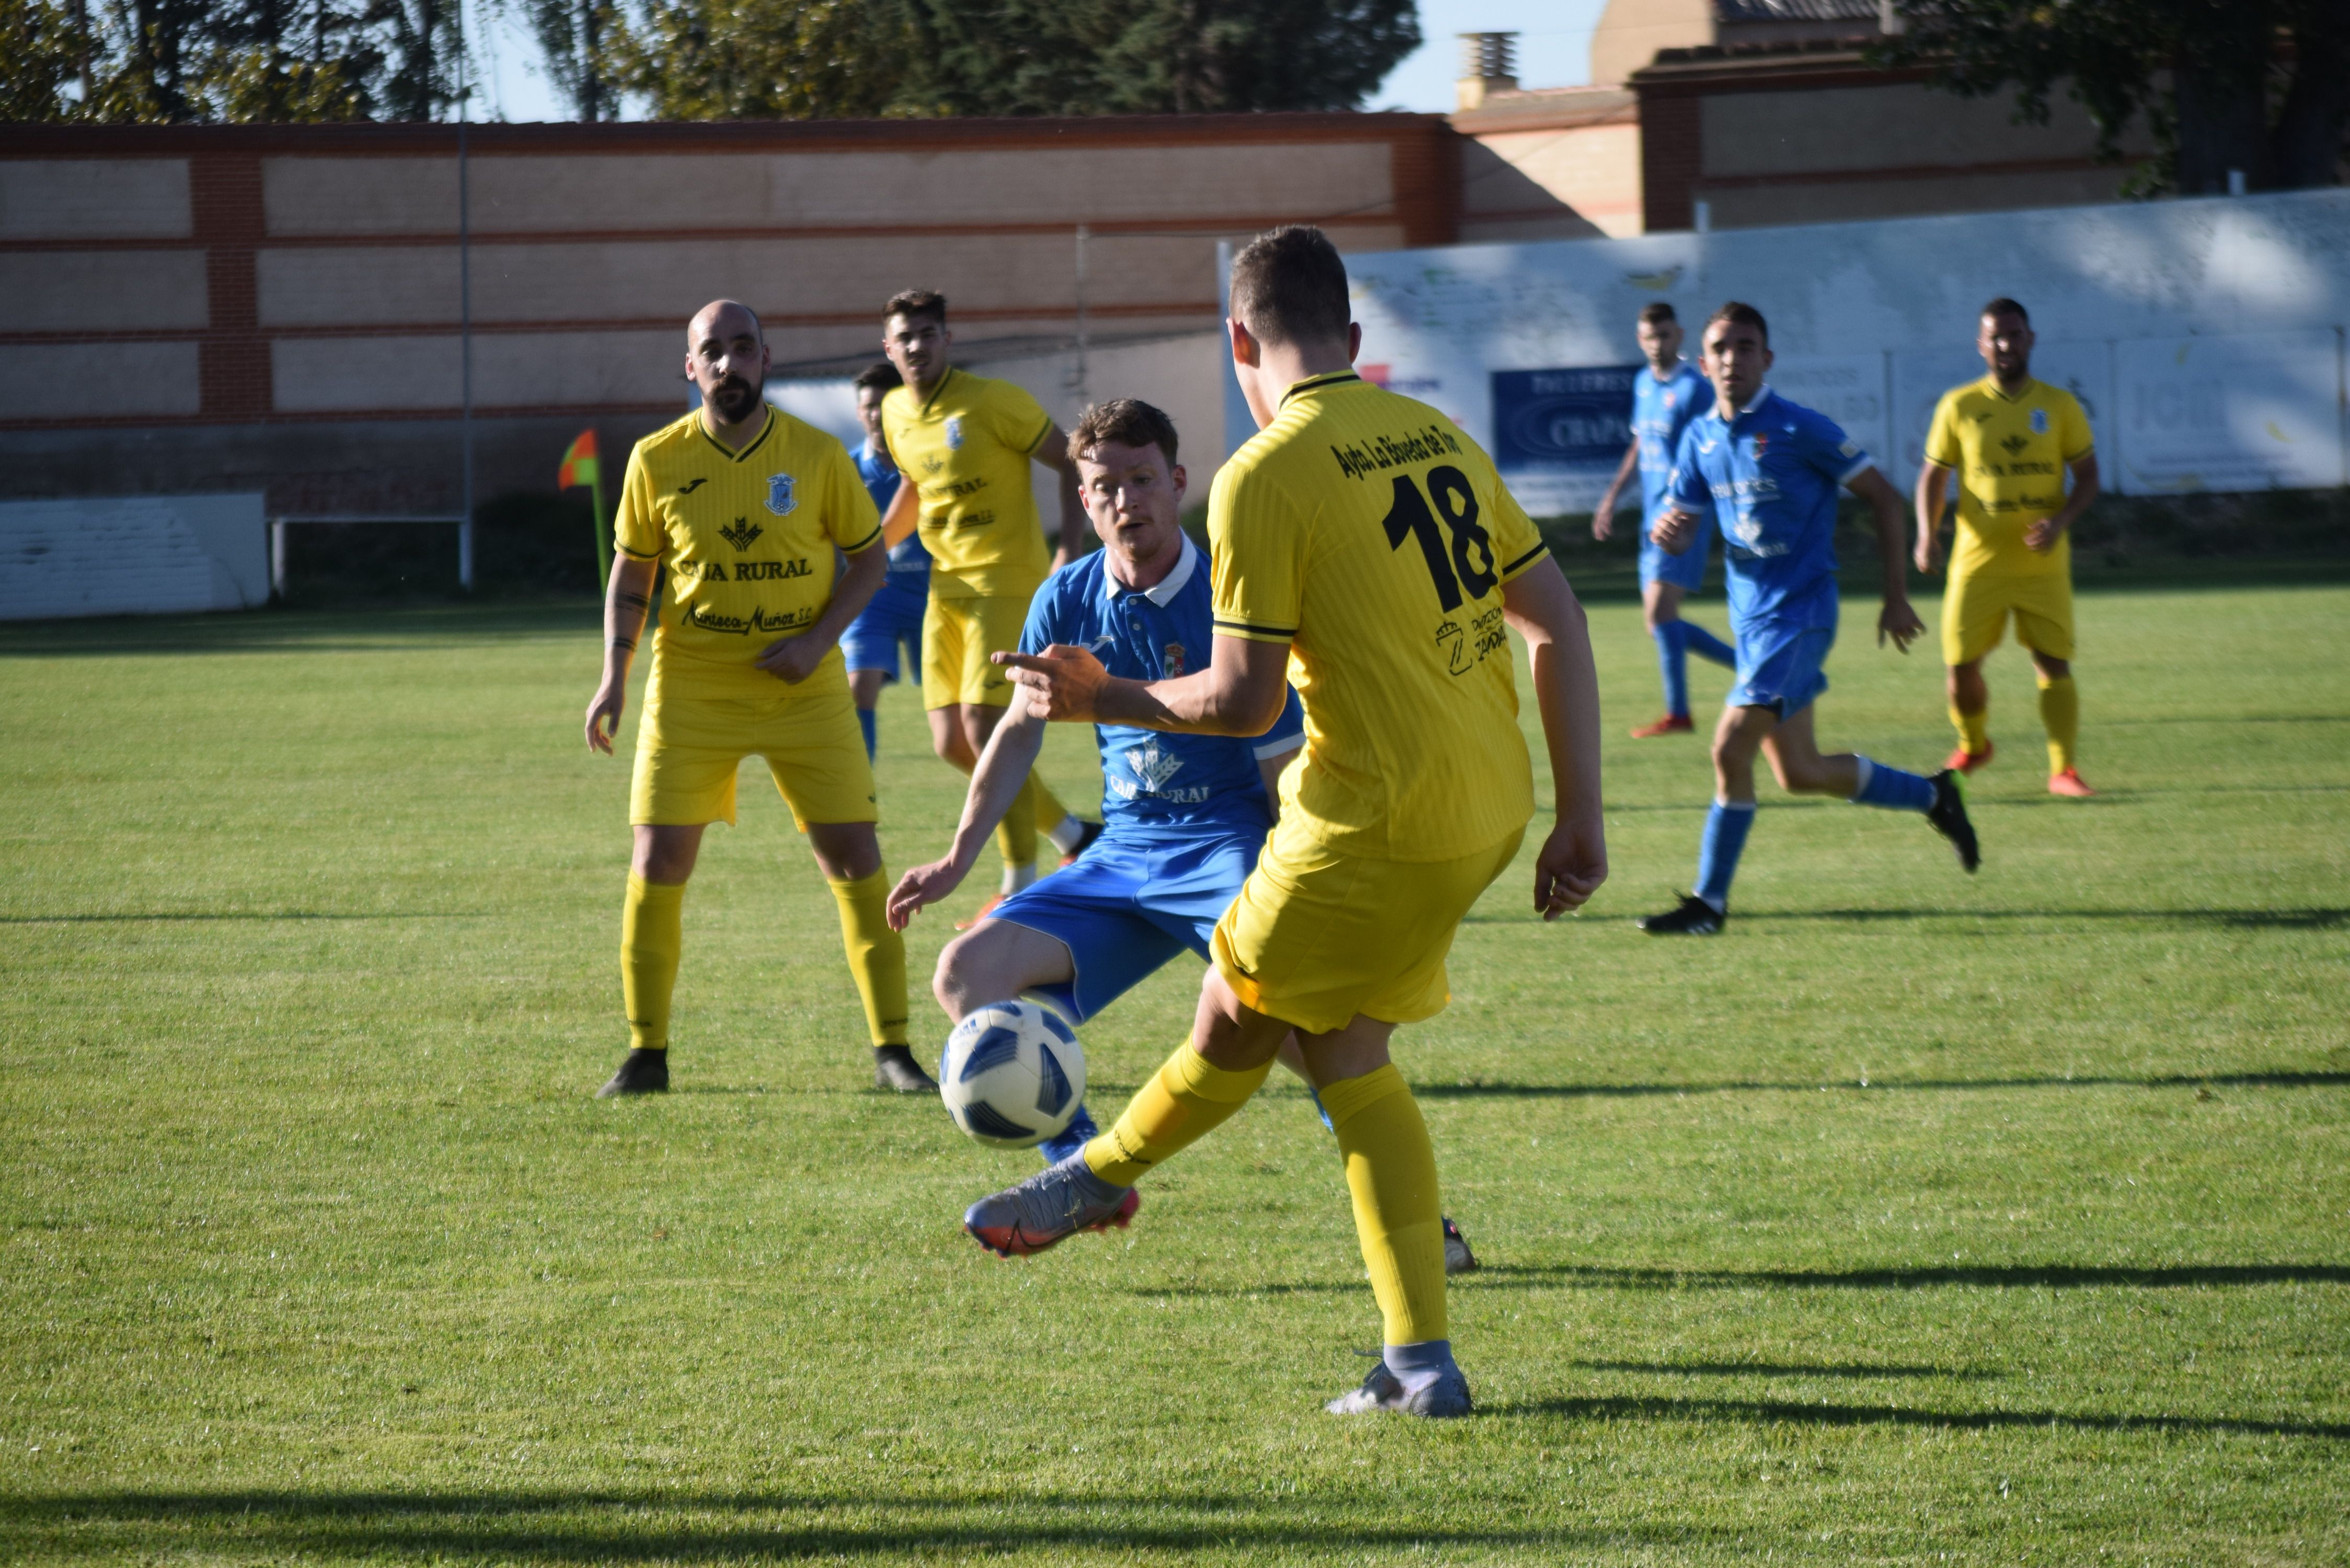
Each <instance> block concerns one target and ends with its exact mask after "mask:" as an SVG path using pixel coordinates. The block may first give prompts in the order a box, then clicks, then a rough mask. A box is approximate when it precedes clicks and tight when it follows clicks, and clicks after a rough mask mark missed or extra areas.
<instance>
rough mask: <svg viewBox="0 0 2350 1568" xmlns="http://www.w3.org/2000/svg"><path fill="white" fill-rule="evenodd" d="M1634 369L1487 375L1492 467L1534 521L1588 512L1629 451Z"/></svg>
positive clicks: (1609, 367) (1614, 367) (1606, 367)
mask: <svg viewBox="0 0 2350 1568" xmlns="http://www.w3.org/2000/svg"><path fill="white" fill-rule="evenodd" d="M1639 369H1640V368H1639V367H1638V365H1597V366H1591V367H1586V368H1583V369H1558V370H1496V371H1494V372H1493V381H1492V397H1493V444H1492V449H1491V450H1492V456H1493V466H1494V467H1495V468H1496V469H1498V470H1500V471H1501V475H1502V482H1503V483H1504V484H1507V485H1508V486H1509V487H1510V493H1511V494H1513V495H1514V496H1516V497H1517V499H1518V504H1519V505H1521V506H1523V507H1524V508H1525V509H1526V510H1527V511H1528V512H1530V513H1532V514H1534V515H1535V516H1537V517H1550V516H1556V515H1558V514H1561V513H1565V512H1588V511H1590V510H1591V509H1592V508H1593V507H1594V506H1596V505H1597V504H1599V495H1600V493H1601V492H1602V491H1604V490H1606V489H1607V482H1608V481H1609V480H1610V479H1612V478H1614V477H1615V475H1616V470H1617V467H1618V466H1619V465H1620V464H1621V463H1622V462H1623V461H1624V452H1625V449H1626V448H1627V447H1628V446H1630V445H1631V444H1632V422H1631V421H1632V378H1633V376H1634V375H1635V374H1637V373H1638V370H1639Z"/></svg>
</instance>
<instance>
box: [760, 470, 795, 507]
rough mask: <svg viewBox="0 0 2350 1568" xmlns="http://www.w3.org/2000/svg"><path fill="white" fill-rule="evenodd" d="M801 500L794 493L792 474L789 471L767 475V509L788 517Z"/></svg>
mask: <svg viewBox="0 0 2350 1568" xmlns="http://www.w3.org/2000/svg"><path fill="white" fill-rule="evenodd" d="M798 504H799V502H798V500H797V499H795V497H794V496H793V494H792V476H791V475H790V474H788V473H771V474H769V475H767V510H768V511H770V512H772V513H774V514H775V515H776V516H778V517H788V516H790V515H791V514H792V508H793V507H795V506H797V505H798Z"/></svg>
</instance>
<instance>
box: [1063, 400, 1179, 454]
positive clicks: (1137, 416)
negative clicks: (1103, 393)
mask: <svg viewBox="0 0 2350 1568" xmlns="http://www.w3.org/2000/svg"><path fill="white" fill-rule="evenodd" d="M1105 441H1116V442H1117V443H1118V445H1120V446H1132V447H1145V446H1155V447H1157V448H1158V449H1159V451H1160V452H1165V453H1166V454H1167V466H1168V467H1170V468H1172V467H1174V466H1175V421H1173V420H1170V419H1169V418H1168V417H1167V416H1166V415H1165V414H1164V413H1162V412H1161V411H1159V410H1157V409H1155V408H1152V407H1151V406H1150V405H1149V403H1146V402H1144V401H1143V400H1141V399H1139V398H1112V399H1111V400H1109V401H1108V402H1106V403H1096V404H1094V405H1093V407H1091V408H1089V409H1087V410H1086V411H1085V412H1084V413H1082V414H1080V415H1078V416H1077V428H1076V429H1075V430H1073V431H1070V432H1069V457H1070V459H1071V461H1073V462H1074V461H1076V459H1079V458H1086V457H1091V456H1092V455H1093V452H1094V449H1095V448H1097V447H1098V446H1100V445H1101V444H1102V443H1103V442H1105Z"/></svg>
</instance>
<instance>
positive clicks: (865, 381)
mask: <svg viewBox="0 0 2350 1568" xmlns="http://www.w3.org/2000/svg"><path fill="white" fill-rule="evenodd" d="M904 384H905V378H904V377H902V376H900V375H899V374H898V367H897V366H895V365H892V364H891V363H889V360H887V359H877V360H875V361H874V362H873V363H872V364H870V365H868V366H866V367H865V369H862V370H859V371H858V373H857V389H858V391H860V392H862V391H867V390H868V389H869V390H872V391H876V392H887V391H888V390H889V389H890V388H892V387H898V386H903V385H904Z"/></svg>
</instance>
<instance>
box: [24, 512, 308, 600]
mask: <svg viewBox="0 0 2350 1568" xmlns="http://www.w3.org/2000/svg"><path fill="white" fill-rule="evenodd" d="M0 563H5V569H0V620H47V619H56V618H65V617H68V616H93V615H161V614H167V613H171V612H173V611H187V610H216V609H247V608H250V607H253V606H255V605H258V604H262V603H265V602H266V601H267V599H268V597H269V538H268V526H267V524H265V522H264V520H263V516H262V497H261V495H260V493H258V492H255V493H252V494H242V495H132V496H118V497H97V498H90V499H85V500H77V501H10V502H0Z"/></svg>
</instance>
